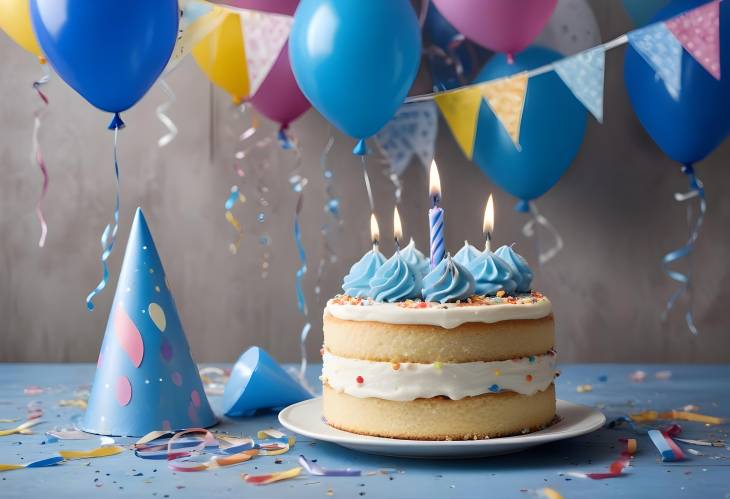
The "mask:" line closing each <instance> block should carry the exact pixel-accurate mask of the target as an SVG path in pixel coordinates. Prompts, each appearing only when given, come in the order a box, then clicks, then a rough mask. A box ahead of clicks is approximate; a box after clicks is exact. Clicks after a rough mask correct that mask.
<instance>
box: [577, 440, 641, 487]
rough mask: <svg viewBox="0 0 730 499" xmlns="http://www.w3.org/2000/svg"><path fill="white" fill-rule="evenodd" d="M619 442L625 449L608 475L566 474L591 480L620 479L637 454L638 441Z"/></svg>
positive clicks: (613, 463)
mask: <svg viewBox="0 0 730 499" xmlns="http://www.w3.org/2000/svg"><path fill="white" fill-rule="evenodd" d="M619 442H623V443H624V445H625V447H624V450H623V451H621V454H620V455H619V457H618V459H616V460H615V461H613V462H612V463H611V464H610V466H609V467H608V472H607V473H580V472H570V473H566V474H567V475H570V476H575V477H578V478H590V479H591V480H603V479H606V478H618V477H620V476H621V475H623V471H624V469H625V468H626V467H627V466H628V465H629V463H630V462H631V457H632V456H633V455H634V454H636V448H637V441H636V439H634V438H625V439H620V440H619Z"/></svg>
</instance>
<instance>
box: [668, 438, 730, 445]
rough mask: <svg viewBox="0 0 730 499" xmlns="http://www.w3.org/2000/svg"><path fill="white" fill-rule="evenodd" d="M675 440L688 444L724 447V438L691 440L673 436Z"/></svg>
mask: <svg viewBox="0 0 730 499" xmlns="http://www.w3.org/2000/svg"><path fill="white" fill-rule="evenodd" d="M675 440H676V441H678V442H682V443H684V444H689V445H702V446H705V447H725V446H726V445H727V444H726V442H725V441H724V440H693V439H691V438H675Z"/></svg>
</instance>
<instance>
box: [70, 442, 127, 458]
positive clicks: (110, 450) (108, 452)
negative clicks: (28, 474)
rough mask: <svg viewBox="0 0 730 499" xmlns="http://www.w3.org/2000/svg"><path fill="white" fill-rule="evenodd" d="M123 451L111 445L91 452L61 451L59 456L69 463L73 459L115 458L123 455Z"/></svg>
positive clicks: (90, 450)
mask: <svg viewBox="0 0 730 499" xmlns="http://www.w3.org/2000/svg"><path fill="white" fill-rule="evenodd" d="M123 451H124V448H122V447H118V446H116V445H110V446H105V447H97V448H95V449H89V450H61V451H58V454H59V455H60V456H61V457H63V458H64V459H66V460H67V461H69V460H71V459H91V458H95V457H108V456H115V455H117V454H121V453H122V452H123Z"/></svg>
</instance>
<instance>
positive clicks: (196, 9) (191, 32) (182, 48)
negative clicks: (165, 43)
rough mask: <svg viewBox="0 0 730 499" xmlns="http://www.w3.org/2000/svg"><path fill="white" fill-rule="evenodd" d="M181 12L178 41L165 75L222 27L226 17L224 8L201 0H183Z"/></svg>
mask: <svg viewBox="0 0 730 499" xmlns="http://www.w3.org/2000/svg"><path fill="white" fill-rule="evenodd" d="M180 11H181V13H182V15H181V17H180V24H179V27H178V33H177V39H176V40H175V47H174V48H173V49H172V55H170V60H169V61H168V63H167V67H166V68H165V73H167V72H170V71H171V70H172V69H173V68H175V66H177V65H178V63H179V62H180V61H181V60H182V58H183V57H185V56H186V55H187V54H188V53H189V52H190V51H191V50H192V49H193V47H194V46H195V45H197V44H198V43H199V42H200V41H201V40H202V39H203V38H205V37H206V36H208V35H209V34H210V33H212V32H213V31H214V30H215V29H216V28H217V27H218V26H220V24H221V23H222V22H223V19H224V18H225V16H226V11H225V10H223V9H222V8H220V7H218V6H216V5H212V4H209V3H208V2H202V1H200V0H181V2H180Z"/></svg>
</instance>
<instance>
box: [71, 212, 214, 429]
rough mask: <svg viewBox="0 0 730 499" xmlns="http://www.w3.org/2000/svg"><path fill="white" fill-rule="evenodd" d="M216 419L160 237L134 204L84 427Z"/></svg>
mask: <svg viewBox="0 0 730 499" xmlns="http://www.w3.org/2000/svg"><path fill="white" fill-rule="evenodd" d="M215 423H216V418H215V416H214V415H213V411H212V410H211V409H210V405H209V404H208V399H207V397H206V396H205V392H204V391H203V384H202V382H201V379H200V375H199V374H198V369H197V366H196V365H195V362H193V358H192V357H191V355H190V347H189V346H188V341H187V339H186V338H185V331H183V327H182V324H181V323H180V318H179V317H178V315H177V308H176V306H175V300H174V298H173V297H172V292H171V291H170V289H169V286H168V284H167V279H166V278H165V271H164V269H163V268H162V262H161V261H160V256H159V255H158V254H157V248H156V247H155V242H154V241H153V240H152V235H151V234H150V230H149V228H148V227H147V221H146V220H145V218H144V215H143V214H142V210H141V209H139V208H137V212H136V213H135V215H134V222H132V229H131V231H130V234H129V240H128V241H127V249H126V251H125V253H124V262H123V264H122V271H121V273H120V274H119V282H118V284H117V291H116V294H115V295H114V303H113V304H112V308H111V312H110V314H109V320H108V321H107V326H106V332H105V334H104V341H103V343H102V345H101V351H100V352H99V361H98V362H97V366H96V375H95V377H94V385H93V387H92V389H91V395H90V397H89V404H88V409H87V410H86V414H85V415H84V418H83V420H82V423H81V429H82V430H84V431H87V432H90V433H96V434H99V435H111V436H130V437H138V436H143V435H146V434H147V433H149V432H150V431H153V430H179V429H183V428H192V427H209V426H212V425H214V424H215Z"/></svg>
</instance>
